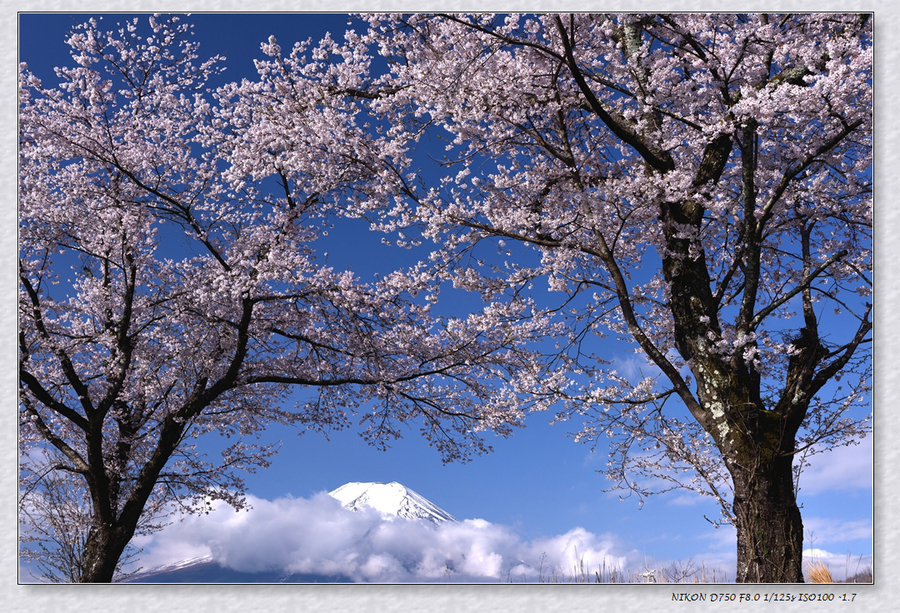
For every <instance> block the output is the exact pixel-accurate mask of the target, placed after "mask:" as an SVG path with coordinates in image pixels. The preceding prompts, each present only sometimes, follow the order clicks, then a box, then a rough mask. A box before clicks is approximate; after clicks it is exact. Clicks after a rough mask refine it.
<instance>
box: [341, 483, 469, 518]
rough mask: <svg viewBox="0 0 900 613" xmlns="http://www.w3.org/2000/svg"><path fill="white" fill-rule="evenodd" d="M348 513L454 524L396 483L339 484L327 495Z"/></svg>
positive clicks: (429, 503)
mask: <svg viewBox="0 0 900 613" xmlns="http://www.w3.org/2000/svg"><path fill="white" fill-rule="evenodd" d="M328 494H329V495H330V496H331V497H332V498H337V499H338V500H339V501H340V502H341V504H343V505H344V506H345V507H346V508H348V509H350V510H351V511H359V510H361V509H363V508H366V507H368V508H372V509H375V510H376V511H379V512H380V513H382V514H383V515H387V516H391V515H393V516H397V517H403V518H406V519H426V520H428V521H430V522H433V523H434V524H441V523H443V522H448V521H450V522H456V521H458V520H457V519H456V518H455V517H453V516H452V515H450V514H449V513H447V512H446V511H444V510H443V509H441V508H440V507H438V506H437V505H436V504H434V503H433V502H431V501H430V500H427V499H426V498H425V497H423V496H421V495H419V494H417V493H416V492H414V491H412V490H411V489H409V488H408V487H405V486H403V485H401V484H399V483H397V482H396V481H392V482H391V483H359V482H352V483H347V484H346V485H342V486H341V487H339V488H337V489H336V490H334V491H332V492H329V493H328Z"/></svg>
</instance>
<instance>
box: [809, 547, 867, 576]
mask: <svg viewBox="0 0 900 613" xmlns="http://www.w3.org/2000/svg"><path fill="white" fill-rule="evenodd" d="M803 562H804V568H808V567H809V565H810V564H819V563H821V564H824V565H825V566H826V567H827V568H828V570H829V572H830V573H831V576H832V578H833V579H834V580H835V581H844V580H845V579H847V577H852V576H853V575H856V574H858V573H861V572H862V571H864V570H866V569H867V568H868V569H871V568H872V556H871V555H868V556H852V555H849V554H846V553H845V554H840V553H831V552H830V551H826V550H824V549H815V548H811V549H804V550H803Z"/></svg>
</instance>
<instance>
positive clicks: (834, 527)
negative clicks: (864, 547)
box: [803, 517, 872, 547]
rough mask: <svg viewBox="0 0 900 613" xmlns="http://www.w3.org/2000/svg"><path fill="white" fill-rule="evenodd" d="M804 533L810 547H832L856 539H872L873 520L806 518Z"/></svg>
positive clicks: (804, 519)
mask: <svg viewBox="0 0 900 613" xmlns="http://www.w3.org/2000/svg"><path fill="white" fill-rule="evenodd" d="M803 532H804V535H805V536H806V538H805V541H806V544H807V545H808V546H810V547H815V545H816V544H829V545H831V544H833V543H843V542H846V541H853V540H856V539H871V538H872V520H871V519H861V520H852V521H842V520H839V519H827V518H822V517H808V518H807V517H804V518H803Z"/></svg>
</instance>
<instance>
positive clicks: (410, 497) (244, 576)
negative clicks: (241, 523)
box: [125, 481, 459, 583]
mask: <svg viewBox="0 0 900 613" xmlns="http://www.w3.org/2000/svg"><path fill="white" fill-rule="evenodd" d="M328 495H329V496H331V497H332V498H335V499H336V500H338V501H339V502H340V503H341V504H342V505H343V506H344V508H346V509H348V510H350V511H354V512H364V511H365V510H366V509H373V510H375V511H377V512H378V513H380V514H381V516H382V517H383V518H384V519H386V520H388V521H395V520H398V519H399V520H405V521H410V522H416V523H426V522H427V523H426V525H428V524H432V525H433V527H437V526H439V525H441V524H444V523H448V522H453V523H456V522H458V521H459V520H457V519H456V518H455V517H453V516H452V515H450V513H448V512H447V511H444V510H443V509H441V508H440V507H438V506H437V505H436V504H434V503H433V502H431V501H430V500H428V499H426V498H425V497H424V496H421V495H420V494H417V493H416V492H414V491H413V490H411V489H409V488H407V487H405V486H403V485H401V484H400V483H397V482H396V481H393V482H391V483H361V482H351V483H347V484H344V485H342V486H341V487H339V488H337V489H336V490H332V491H331V492H329V493H328ZM125 581H126V582H127V583H351V582H352V579H350V578H349V577H345V576H342V575H318V574H309V573H302V574H301V573H291V572H285V571H267V572H257V573H250V572H241V571H236V570H232V569H230V568H228V567H225V566H223V565H221V564H219V563H218V562H216V561H215V560H214V559H213V557H212V556H210V555H207V556H202V557H199V558H191V559H188V560H181V561H178V562H174V563H172V564H166V565H164V566H158V567H156V568H152V569H149V570H146V571H141V572H139V573H137V574H135V575H133V576H131V577H129V578H128V579H126V580H125Z"/></svg>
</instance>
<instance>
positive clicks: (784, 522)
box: [732, 452, 803, 583]
mask: <svg viewBox="0 0 900 613" xmlns="http://www.w3.org/2000/svg"><path fill="white" fill-rule="evenodd" d="M770 453H771V452H770ZM764 455H765V454H764ZM743 459H744V461H749V462H753V464H751V465H749V466H741V467H739V468H735V469H734V470H732V478H733V481H734V504H733V512H734V519H735V528H736V529H737V581H738V582H739V583H802V582H803V521H802V519H801V517H800V509H799V507H798V506H797V499H796V497H795V495H794V482H793V471H792V469H791V456H790V455H788V456H781V455H779V456H777V457H775V458H774V459H773V460H772V461H763V460H762V458H760V457H758V456H757V457H756V458H753V457H747V456H744V458H743Z"/></svg>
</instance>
